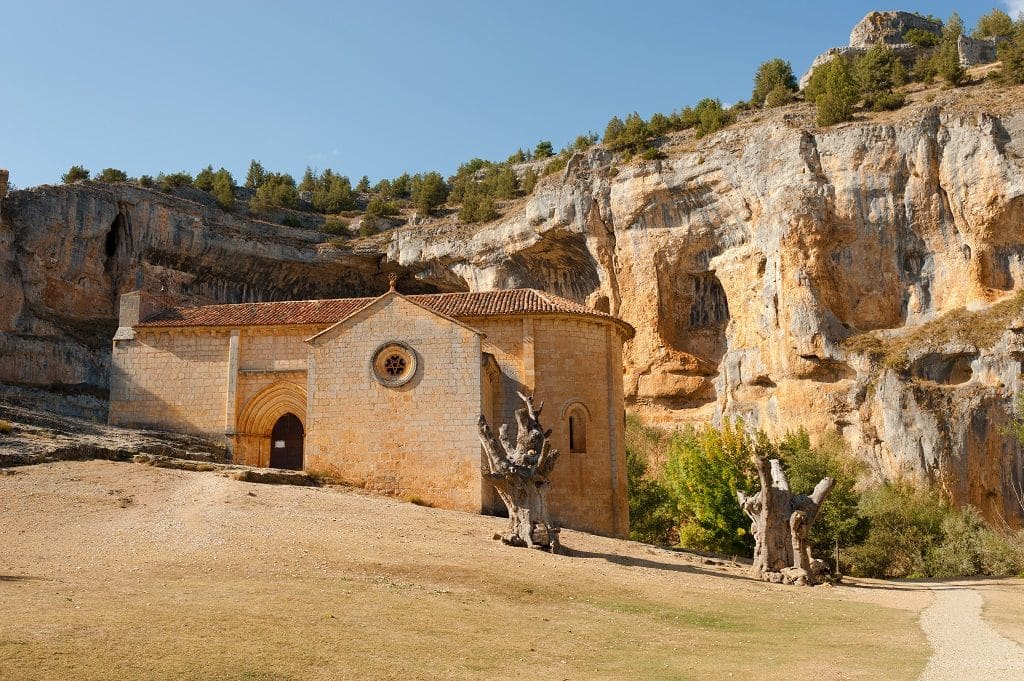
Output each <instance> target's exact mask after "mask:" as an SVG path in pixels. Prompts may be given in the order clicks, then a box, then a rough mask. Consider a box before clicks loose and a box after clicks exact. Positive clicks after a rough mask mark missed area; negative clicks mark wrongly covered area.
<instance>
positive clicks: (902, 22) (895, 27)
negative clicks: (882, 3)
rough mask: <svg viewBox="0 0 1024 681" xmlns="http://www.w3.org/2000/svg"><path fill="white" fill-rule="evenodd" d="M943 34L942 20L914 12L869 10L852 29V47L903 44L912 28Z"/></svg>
mask: <svg viewBox="0 0 1024 681" xmlns="http://www.w3.org/2000/svg"><path fill="white" fill-rule="evenodd" d="M914 28H916V29H920V30H922V31H927V32H928V33H932V34H934V35H937V36H938V35H942V22H941V21H936V20H933V19H927V18H925V17H923V16H921V15H920V14H913V13H912V12H868V14H867V15H866V16H865V17H864V18H863V19H861V20H860V21H859V22H857V25H856V26H854V27H853V30H852V31H850V47H861V48H867V47H871V46H873V45H902V44H904V43H906V42H907V41H906V39H905V38H904V36H905V35H906V33H907V31H909V30H911V29H914Z"/></svg>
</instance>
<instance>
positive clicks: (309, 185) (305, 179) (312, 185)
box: [299, 166, 317, 192]
mask: <svg viewBox="0 0 1024 681" xmlns="http://www.w3.org/2000/svg"><path fill="white" fill-rule="evenodd" d="M316 180H317V174H316V171H315V170H313V169H312V168H310V167H309V166H306V172H304V173H302V180H301V181H300V182H299V191H300V192H312V191H313V190H314V189H316Z"/></svg>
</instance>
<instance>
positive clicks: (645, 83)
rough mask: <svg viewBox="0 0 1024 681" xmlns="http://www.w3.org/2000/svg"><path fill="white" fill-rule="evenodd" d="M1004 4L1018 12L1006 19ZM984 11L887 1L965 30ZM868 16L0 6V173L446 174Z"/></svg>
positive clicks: (647, 109) (831, 38)
mask: <svg viewBox="0 0 1024 681" xmlns="http://www.w3.org/2000/svg"><path fill="white" fill-rule="evenodd" d="M1018 4H1019V0H1018ZM992 6H999V7H1001V8H1003V9H1005V6H1004V4H1003V3H1001V2H982V3H978V2H976V0H961V1H960V2H959V5H958V4H956V3H952V2H944V1H943V2H931V3H925V2H915V1H908V2H901V3H900V6H899V7H898V8H899V9H905V10H911V11H919V12H922V13H930V14H935V15H937V16H940V17H942V18H945V17H947V16H949V14H950V13H951V12H952V11H954V10H958V11H959V12H960V13H961V15H962V16H963V19H964V21H965V23H966V24H967V26H968V27H970V26H972V25H973V24H974V22H975V21H976V20H977V18H978V16H980V15H981V14H982V13H984V12H987V11H988V10H989V9H991V7H992ZM872 9H894V7H885V6H879V4H878V2H877V1H870V0H865V1H861V0H857V1H853V2H846V1H843V2H832V1H831V0H830V1H827V2H826V1H823V0H817V1H812V0H799V1H794V2H770V1H769V2H764V1H761V2H754V1H751V2H700V3H696V2H682V1H676V2H672V1H668V0H665V1H653V2H646V3H629V2H617V3H608V2H604V3H602V2H582V1H579V2H558V1H557V0H547V1H537V2H534V1H521V2H509V3H498V2H487V1H485V0H480V1H479V2H469V1H468V0H467V1H465V2H457V1H454V0H438V1H435V2H413V1H406V0H392V1H390V2H383V3H378V2H372V1H371V2H358V3H342V2H338V3H331V2H326V1H324V2H280V1H278V2H260V0H253V1H252V2H230V3H229V2H217V1H216V0H207V1H206V2H191V1H176V2H162V3H150V2H140V1H139V0H134V1H133V2H104V1H103V0H96V1H95V2H66V3H57V2H47V1H45V0H0V21H2V25H0V63H2V64H3V68H2V74H3V75H2V77H0V167H6V168H9V169H10V170H11V173H12V178H11V180H12V182H14V183H15V184H16V185H18V186H19V187H27V186H33V185H37V184H42V183H49V182H57V181H59V178H60V175H61V173H62V172H63V171H64V170H66V169H67V168H68V167H69V166H71V165H72V164H75V163H81V164H84V165H85V166H86V167H87V168H89V169H91V170H93V171H94V172H95V171H98V170H100V169H101V168H104V167H107V166H112V167H116V168H121V169H123V170H125V171H126V172H128V174H129V175H139V174H144V173H148V174H153V175H155V174H156V173H157V172H159V171H161V170H164V171H174V170H188V171H190V172H195V171H196V170H197V169H199V168H201V167H203V166H205V165H206V164H207V163H212V164H214V166H215V167H217V166H220V165H223V166H225V167H227V168H228V169H229V170H231V171H232V172H233V173H234V174H235V177H236V179H239V178H242V177H244V174H245V169H246V167H247V166H248V163H249V160H250V159H252V158H257V159H260V160H261V161H262V162H263V164H264V165H265V166H266V167H267V168H268V169H271V170H278V171H285V172H291V173H292V174H295V175H296V176H298V175H300V174H301V173H302V171H303V169H304V168H305V167H306V166H307V165H311V166H314V167H318V168H320V169H323V168H326V167H331V168H334V169H335V170H337V171H339V172H342V173H344V174H347V175H349V176H350V177H352V178H353V182H354V181H355V180H356V179H357V178H358V177H360V176H361V175H363V174H366V175H369V176H370V178H371V180H374V181H376V179H378V178H380V177H392V176H395V175H398V174H401V173H402V172H404V171H410V172H419V171H423V170H431V169H437V170H440V171H442V172H443V173H445V174H450V173H451V172H453V171H454V170H455V168H456V167H457V166H458V164H459V163H460V162H462V161H465V160H467V159H470V158H472V157H475V156H480V157H483V158H491V159H504V158H505V157H506V156H508V154H510V153H511V152H513V151H515V149H516V148H517V147H520V146H523V147H530V146H532V145H533V144H535V143H536V142H537V140H539V139H550V140H551V141H552V142H553V143H554V144H555V146H556V148H558V147H561V146H563V145H564V144H566V143H567V142H569V141H570V140H572V139H573V138H574V137H575V136H576V135H578V134H580V133H585V132H587V131H588V130H593V131H596V132H599V133H600V132H603V131H604V126H605V124H606V123H607V121H608V119H609V118H610V117H611V116H613V115H623V114H625V113H628V112H630V111H634V110H635V111H638V112H640V113H641V114H642V115H643V116H645V117H646V116H649V115H650V114H651V113H654V112H656V111H662V112H669V111H671V110H672V109H675V108H680V107H682V106H685V105H687V104H693V103H695V102H696V101H697V100H699V99H700V98H702V97H706V96H711V97H719V98H721V99H722V100H723V101H724V102H727V103H731V102H735V101H737V100H739V99H745V98H747V97H749V96H750V85H751V79H752V75H753V73H754V71H755V69H756V68H757V65H758V64H760V63H761V62H762V61H764V60H766V59H768V58H771V57H775V56H779V57H782V58H784V59H787V60H789V61H791V62H792V64H793V68H794V70H795V71H796V72H797V74H798V75H799V74H800V73H802V72H803V71H804V70H805V69H806V67H807V66H808V64H809V63H810V61H811V59H813V57H814V56H815V55H816V54H818V53H819V52H821V51H823V50H824V49H826V48H828V47H832V46H834V45H844V44H846V43H847V41H848V39H849V33H850V29H851V28H852V27H853V25H854V24H855V23H856V22H857V21H858V20H859V19H860V18H861V17H862V16H863V15H864V14H866V13H867V12H868V11H869V10H872Z"/></svg>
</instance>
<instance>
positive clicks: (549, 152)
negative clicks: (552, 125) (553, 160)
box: [533, 140, 555, 158]
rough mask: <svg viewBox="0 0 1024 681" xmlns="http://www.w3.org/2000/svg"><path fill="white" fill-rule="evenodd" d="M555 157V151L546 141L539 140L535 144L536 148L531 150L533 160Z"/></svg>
mask: <svg viewBox="0 0 1024 681" xmlns="http://www.w3.org/2000/svg"><path fill="white" fill-rule="evenodd" d="M554 155H555V150H554V148H553V147H552V146H551V142H549V141H548V140H541V141H540V142H537V146H536V147H535V148H534V150H533V157H534V158H550V157H552V156H554Z"/></svg>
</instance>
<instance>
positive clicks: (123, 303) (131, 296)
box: [114, 291, 167, 341]
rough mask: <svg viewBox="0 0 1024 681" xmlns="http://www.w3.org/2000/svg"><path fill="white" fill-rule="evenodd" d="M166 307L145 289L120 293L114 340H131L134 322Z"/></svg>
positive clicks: (133, 333)
mask: <svg viewBox="0 0 1024 681" xmlns="http://www.w3.org/2000/svg"><path fill="white" fill-rule="evenodd" d="M166 308H167V305H166V304H164V303H163V302H162V301H160V300H159V299H158V298H156V297H155V296H152V295H150V294H148V293H146V292H145V291H131V292H129V293H122V294H121V297H120V299H119V301H118V314H117V332H116V333H115V334H114V340H115V341H119V340H132V339H133V338H135V329H134V328H133V327H134V326H135V325H136V324H138V323H139V322H140V321H142V320H143V319H146V318H148V317H152V316H153V315H154V314H156V313H157V312H160V311H161V310H164V309H166Z"/></svg>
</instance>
